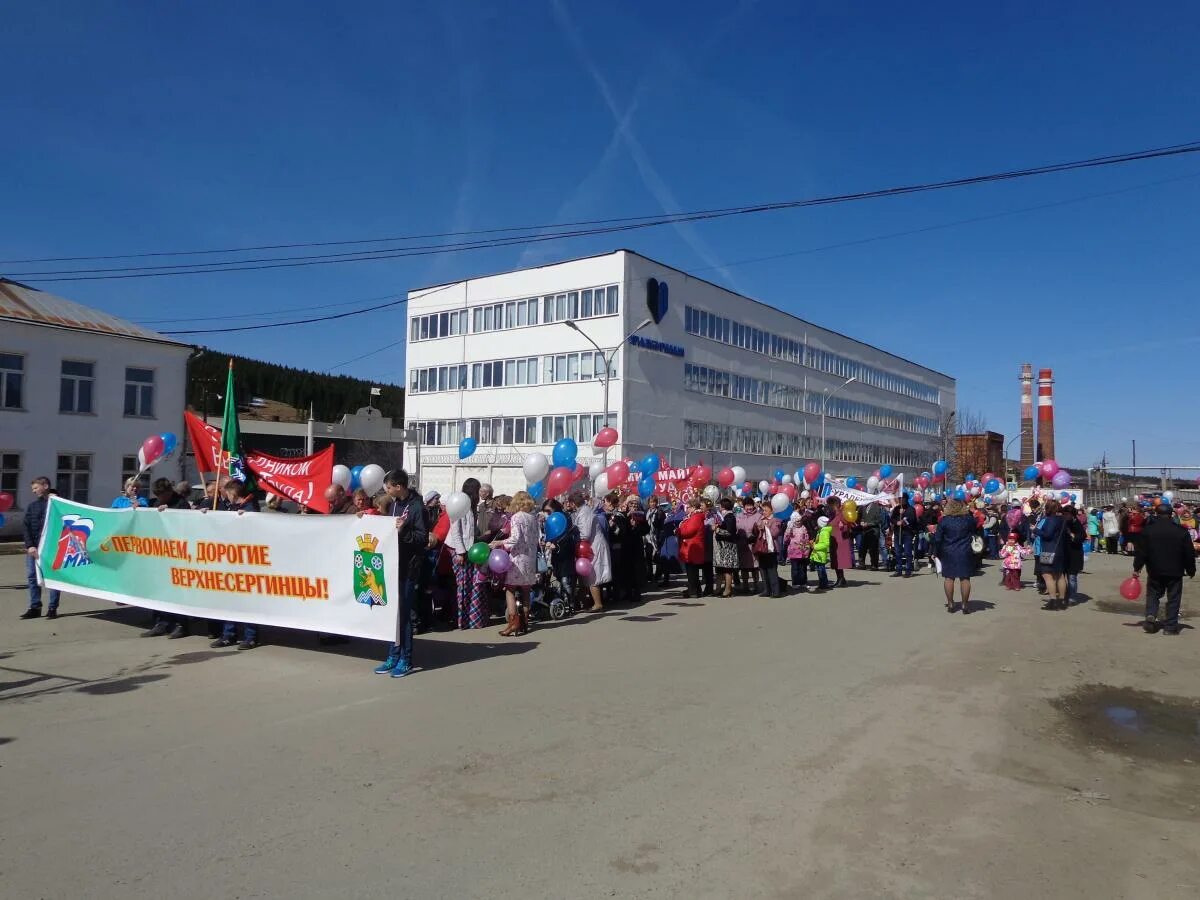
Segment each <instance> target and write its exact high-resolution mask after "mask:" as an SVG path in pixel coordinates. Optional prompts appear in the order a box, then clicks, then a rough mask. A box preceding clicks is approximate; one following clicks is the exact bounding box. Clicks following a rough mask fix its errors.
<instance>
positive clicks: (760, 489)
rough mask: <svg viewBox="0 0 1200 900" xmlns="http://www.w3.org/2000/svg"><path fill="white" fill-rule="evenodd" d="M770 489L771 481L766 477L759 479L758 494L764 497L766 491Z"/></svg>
mask: <svg viewBox="0 0 1200 900" xmlns="http://www.w3.org/2000/svg"><path fill="white" fill-rule="evenodd" d="M770 489H771V482H769V481H767V479H765V478H764V479H763V480H762V481H760V482H759V483H758V492H759V493H760V494H762V495H763V496H764V497H765V496H766V495H767V491H769V490H770Z"/></svg>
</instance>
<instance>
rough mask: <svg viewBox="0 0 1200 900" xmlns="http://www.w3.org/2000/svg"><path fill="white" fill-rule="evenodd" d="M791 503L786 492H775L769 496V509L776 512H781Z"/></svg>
mask: <svg viewBox="0 0 1200 900" xmlns="http://www.w3.org/2000/svg"><path fill="white" fill-rule="evenodd" d="M791 505H792V501H791V500H789V499H788V496H787V494H776V495H775V496H774V497H772V498H771V509H773V510H774V511H775V512H777V513H781V512H783V511H784V510H785V509H787V508H788V507H789V506H791Z"/></svg>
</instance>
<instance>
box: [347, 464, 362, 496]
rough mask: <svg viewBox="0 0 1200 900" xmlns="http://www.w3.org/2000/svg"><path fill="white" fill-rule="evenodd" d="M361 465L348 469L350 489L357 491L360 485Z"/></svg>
mask: <svg viewBox="0 0 1200 900" xmlns="http://www.w3.org/2000/svg"><path fill="white" fill-rule="evenodd" d="M362 470H363V467H362V466H354V467H353V468H351V469H350V489H351V490H353V491H357V490H358V489H359V488H360V487H362Z"/></svg>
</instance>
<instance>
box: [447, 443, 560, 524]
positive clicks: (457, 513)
mask: <svg viewBox="0 0 1200 900" xmlns="http://www.w3.org/2000/svg"><path fill="white" fill-rule="evenodd" d="M542 458H543V459H545V457H542ZM470 510H471V498H470V497H468V496H467V495H466V494H464V493H463V492H462V491H455V492H454V493H453V494H451V495H450V496H449V497H447V498H446V515H448V516H449V517H450V521H451V522H457V521H458V520H459V519H461V518H462V517H463V516H465V515H466V514H467V513H468V512H470Z"/></svg>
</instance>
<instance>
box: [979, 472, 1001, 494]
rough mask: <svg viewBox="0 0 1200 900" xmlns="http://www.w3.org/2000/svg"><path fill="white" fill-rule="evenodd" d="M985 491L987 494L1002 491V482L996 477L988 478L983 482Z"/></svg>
mask: <svg viewBox="0 0 1200 900" xmlns="http://www.w3.org/2000/svg"><path fill="white" fill-rule="evenodd" d="M983 490H984V492H985V493H988V494H994V493H996V491H998V490H1000V482H999V481H997V480H996V478H995V476H993V477H991V478H986V479H984V482H983Z"/></svg>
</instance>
